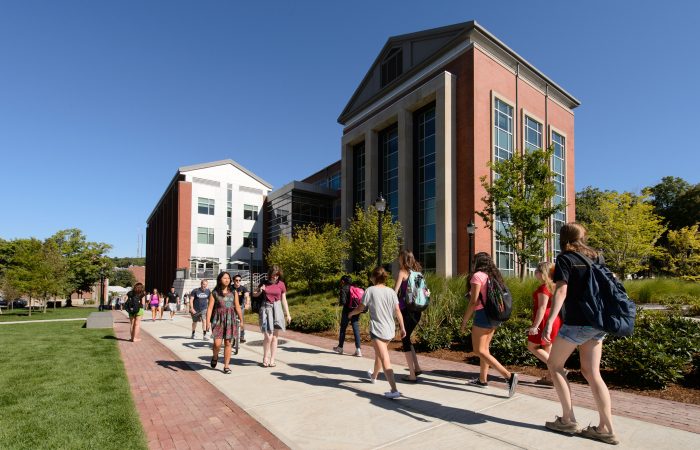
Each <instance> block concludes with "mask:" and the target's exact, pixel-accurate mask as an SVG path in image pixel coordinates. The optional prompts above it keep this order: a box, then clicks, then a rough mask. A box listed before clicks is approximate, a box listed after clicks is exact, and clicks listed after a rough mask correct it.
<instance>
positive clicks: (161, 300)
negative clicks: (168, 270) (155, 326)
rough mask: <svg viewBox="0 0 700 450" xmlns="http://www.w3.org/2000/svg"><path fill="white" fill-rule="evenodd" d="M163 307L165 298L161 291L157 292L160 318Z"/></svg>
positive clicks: (160, 317) (161, 318)
mask: <svg viewBox="0 0 700 450" xmlns="http://www.w3.org/2000/svg"><path fill="white" fill-rule="evenodd" d="M164 309H165V298H164V297H163V293H162V292H159V293H158V318H159V319H160V320H163V310H164Z"/></svg>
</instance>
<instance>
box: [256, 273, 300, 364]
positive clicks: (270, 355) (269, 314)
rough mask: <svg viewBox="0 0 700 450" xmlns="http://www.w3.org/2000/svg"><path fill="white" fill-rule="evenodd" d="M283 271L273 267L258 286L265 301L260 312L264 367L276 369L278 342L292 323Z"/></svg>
mask: <svg viewBox="0 0 700 450" xmlns="http://www.w3.org/2000/svg"><path fill="white" fill-rule="evenodd" d="M281 277H282V270H281V269H280V268H279V266H272V267H270V269H269V270H268V272H267V279H266V280H264V281H263V282H262V283H260V285H259V286H258V292H262V293H263V294H264V300H263V302H262V305H261V306H260V311H259V312H258V314H259V316H260V331H261V332H262V333H263V362H262V366H263V367H275V354H276V353H277V340H278V338H279V334H280V330H281V331H284V330H285V328H286V325H288V324H289V323H290V322H291V321H292V316H290V315H289V305H287V286H286V285H285V284H284V281H282V280H281V279H280V278H281Z"/></svg>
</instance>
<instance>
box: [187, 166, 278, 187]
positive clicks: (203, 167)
mask: <svg viewBox="0 0 700 450" xmlns="http://www.w3.org/2000/svg"><path fill="white" fill-rule="evenodd" d="M225 164H230V165H232V166H233V167H235V168H236V169H238V170H240V171H241V172H243V173H245V174H246V175H248V176H249V177H251V178H254V179H256V180H257V181H258V182H260V183H262V184H264V185H265V187H267V188H268V189H272V185H271V184H270V183H268V182H267V181H265V180H263V179H262V178H260V177H259V176H257V175H255V174H254V173H253V172H251V171H250V170H248V169H246V168H245V167H243V166H242V165H240V164H238V163H237V162H236V161H234V160H232V159H222V160H220V161H212V162H208V163H201V164H193V165H191V166H182V167H180V168H179V169H178V172H180V173H182V172H190V171H192V170H198V169H208V168H209V167H216V166H223V165H225Z"/></svg>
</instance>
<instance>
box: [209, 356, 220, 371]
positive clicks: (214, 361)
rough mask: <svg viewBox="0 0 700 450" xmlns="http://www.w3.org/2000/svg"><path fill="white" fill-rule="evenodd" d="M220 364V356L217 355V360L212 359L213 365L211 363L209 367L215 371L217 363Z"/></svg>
mask: <svg viewBox="0 0 700 450" xmlns="http://www.w3.org/2000/svg"><path fill="white" fill-rule="evenodd" d="M218 362H219V358H218V355H217V357H216V358H212V359H211V363H209V365H210V366H211V368H212V369H215V368H216V363H218Z"/></svg>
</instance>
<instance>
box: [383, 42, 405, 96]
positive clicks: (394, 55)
mask: <svg viewBox="0 0 700 450" xmlns="http://www.w3.org/2000/svg"><path fill="white" fill-rule="evenodd" d="M381 70H382V72H381V80H380V81H381V87H384V86H386V85H387V84H389V83H391V82H392V81H394V80H395V79H396V78H398V77H399V75H401V73H402V72H403V52H402V51H401V49H400V48H392V49H391V50H389V53H388V54H387V55H386V58H384V61H383V62H382V69H381Z"/></svg>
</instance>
